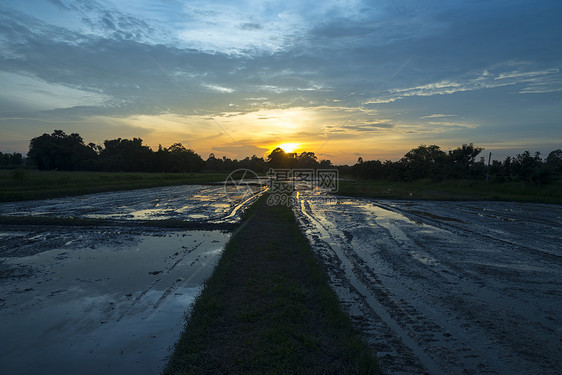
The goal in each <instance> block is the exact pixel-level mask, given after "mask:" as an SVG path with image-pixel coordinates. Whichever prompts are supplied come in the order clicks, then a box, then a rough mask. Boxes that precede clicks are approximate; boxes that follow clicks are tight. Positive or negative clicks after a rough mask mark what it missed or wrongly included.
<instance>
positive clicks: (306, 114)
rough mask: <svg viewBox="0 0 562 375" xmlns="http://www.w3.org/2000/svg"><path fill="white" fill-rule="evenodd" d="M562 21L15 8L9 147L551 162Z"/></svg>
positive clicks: (558, 117)
mask: <svg viewBox="0 0 562 375" xmlns="http://www.w3.org/2000/svg"><path fill="white" fill-rule="evenodd" d="M561 18H562V2H560V1H493V0H492V1H447V2H443V1H431V0H429V1H360V0H349V1H324V2H309V1H292V0H286V1H239V2H236V3H233V2H230V1H212V2H211V1H174V0H167V1H166V0H163V1H121V0H113V1H109V0H108V1H67V0H50V1H47V0H43V1H36V0H28V1H11V0H8V1H3V2H2V4H1V5H0V45H1V48H0V85H1V87H2V89H1V91H0V135H1V137H0V150H1V151H4V152H6V151H9V152H12V151H18V152H26V151H27V148H28V144H29V140H30V139H31V138H32V137H35V136H38V135H41V134H43V133H45V132H48V133H50V132H51V131H52V130H54V129H62V130H64V131H66V132H68V133H71V132H78V133H79V134H80V135H82V136H83V138H84V139H85V140H86V141H88V142H95V143H102V142H103V140H105V139H113V138H117V137H122V138H132V137H141V138H143V140H144V141H145V143H147V144H149V145H150V146H151V147H153V148H156V147H158V144H162V145H163V146H164V147H166V146H169V145H170V144H172V143H174V142H182V143H183V144H184V145H185V146H187V147H190V148H192V149H194V150H195V151H196V152H198V153H199V154H201V155H202V156H203V157H204V158H206V157H207V156H208V154H209V153H211V152H213V153H215V154H216V155H227V156H229V157H236V158H241V157H245V156H249V155H252V154H257V155H259V156H262V155H264V154H267V153H268V151H270V150H271V149H272V148H273V147H275V146H276V145H278V144H282V143H288V142H292V143H298V144H299V145H300V148H301V150H307V151H313V152H316V153H317V154H318V155H319V156H320V158H327V159H331V160H332V161H333V162H336V163H354V162H355V161H356V160H357V157H358V156H362V157H363V159H365V160H367V159H383V160H384V159H393V160H395V159H397V158H399V157H401V156H402V155H403V154H404V153H405V152H407V151H408V150H409V149H411V148H413V147H416V146H418V145H420V144H437V145H440V146H441V147H442V148H443V149H445V150H447V149H451V148H455V147H457V146H459V145H460V144H462V143H469V142H474V143H475V144H476V145H478V146H481V147H485V148H486V150H487V152H488V151H491V152H492V153H493V156H494V158H498V159H501V158H503V157H505V156H506V155H513V154H516V153H519V152H521V151H523V150H525V149H529V150H531V151H536V150H539V151H542V152H543V153H546V152H549V151H552V150H554V149H556V148H561V147H562V72H561V71H560V70H561V69H562V44H561V41H562V26H560V22H559V20H560V19H561ZM544 156H546V155H544Z"/></svg>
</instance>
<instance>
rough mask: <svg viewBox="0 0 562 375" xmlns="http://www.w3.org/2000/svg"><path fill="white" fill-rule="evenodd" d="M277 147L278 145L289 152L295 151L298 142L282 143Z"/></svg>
mask: <svg viewBox="0 0 562 375" xmlns="http://www.w3.org/2000/svg"><path fill="white" fill-rule="evenodd" d="M277 147H280V148H281V149H282V150H283V151H285V152H286V153H291V152H293V151H295V150H296V149H297V147H299V144H298V143H282V144H280V145H279V146H277Z"/></svg>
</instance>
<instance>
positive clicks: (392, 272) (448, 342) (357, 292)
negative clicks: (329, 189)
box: [295, 198, 562, 374]
mask: <svg viewBox="0 0 562 375" xmlns="http://www.w3.org/2000/svg"><path fill="white" fill-rule="evenodd" d="M368 202H369V203H370V204H372V205H373V206H375V207H376V208H377V209H380V210H385V211H387V212H390V213H393V214H395V215H400V217H396V218H393V217H392V215H390V217H385V216H389V215H385V214H384V212H383V213H379V215H378V216H377V215H371V216H369V215H366V214H365V215H362V216H361V215H359V216H355V217H351V222H352V225H353V228H351V229H350V230H349V231H346V230H345V229H344V230H342V228H341V227H338V225H337V224H336V223H340V225H341V223H342V222H345V220H346V219H348V218H347V217H346V215H350V214H349V213H348V212H347V211H346V210H339V211H340V212H335V211H338V210H335V209H332V211H334V212H330V213H328V214H326V212H315V210H318V211H322V208H319V207H315V208H314V209H313V207H312V206H311V205H310V204H309V203H308V202H307V201H306V198H303V199H302V200H301V201H300V202H299V206H298V207H295V211H297V217H298V218H299V221H300V223H301V226H302V227H303V228H304V229H305V231H306V233H307V235H308V237H309V238H310V239H311V242H313V248H314V249H315V250H316V251H317V253H318V255H319V256H320V257H321V258H322V259H323V260H324V263H325V264H326V267H327V269H328V273H329V275H330V278H331V280H332V284H333V286H334V289H336V292H337V293H338V295H339V296H340V298H341V299H342V302H343V304H344V306H346V307H347V308H348V310H349V312H350V314H351V315H352V316H354V314H355V316H356V319H355V320H356V323H357V325H358V327H360V328H361V329H362V330H363V331H364V332H365V333H366V335H367V338H368V339H369V340H370V341H371V342H374V343H375V345H376V348H377V350H378V352H379V355H380V356H381V365H382V366H383V368H386V369H387V370H388V371H389V372H391V373H421V372H423V371H424V370H423V368H424V367H425V368H426V369H429V371H430V372H431V373H474V372H477V373H490V374H498V373H501V374H504V373H505V374H507V373H528V372H529V371H530V372H533V371H536V370H537V369H538V368H541V369H542V370H544V371H542V372H543V373H555V372H554V371H555V370H553V369H556V368H559V366H560V361H559V360H557V359H556V358H557V357H558V358H559V357H560V356H559V355H558V354H560V352H562V351H561V349H560V341H558V340H557V339H556V337H560V334H561V333H562V332H561V330H560V328H558V321H557V319H556V318H552V317H549V316H546V317H545V312H544V311H541V310H540V308H538V307H537V308H535V306H534V305H533V300H529V301H527V300H524V301H522V300H521V299H522V297H521V296H520V295H515V297H512V296H510V295H508V294H509V293H505V290H504V289H505V288H503V287H505V286H506V285H507V284H506V285H503V284H498V285H491V286H492V287H489V286H488V285H487V283H488V282H490V280H491V279H490V277H489V275H486V274H484V275H480V274H479V273H478V272H480V270H478V269H476V271H478V272H475V269H474V267H466V264H464V263H463V262H459V259H458V254H457V252H458V249H454V248H450V247H451V246H453V247H461V246H462V245H463V244H468V245H469V246H468V250H470V251H472V250H474V251H475V252H477V250H478V251H482V250H479V248H480V247H482V248H483V249H486V246H488V247H490V246H492V247H498V248H499V249H500V251H506V252H508V253H510V252H512V251H513V250H512V248H513V247H514V245H513V244H511V243H509V242H507V241H503V242H502V241H499V242H491V241H490V240H489V239H488V238H487V237H483V236H480V235H479V234H480V233H479V232H476V234H478V235H475V234H474V233H473V232H471V231H469V230H465V228H462V227H459V228H457V226H456V223H457V219H455V218H453V219H455V220H447V218H446V217H443V220H444V221H445V223H443V222H442V221H440V220H439V219H438V218H436V217H427V215H423V214H422V215H418V216H416V215H415V214H414V215H413V217H412V216H410V215H408V212H403V211H401V210H400V209H396V207H394V206H392V207H391V206H390V205H389V204H383V203H380V202H374V201H368ZM326 211H327V210H326ZM329 214H332V215H337V216H334V218H335V219H336V220H335V221H330V218H329V217H328V216H329ZM354 215H355V214H354ZM434 216H438V215H434ZM373 217H375V218H373ZM381 217H382V218H381ZM358 218H361V219H362V220H363V222H361V220H359V219H358ZM377 219H378V220H377ZM354 220H355V221H354ZM412 220H414V221H415V223H414V221H412ZM406 221H411V225H412V226H414V225H417V226H425V227H424V228H423V229H424V230H419V231H418V232H415V231H412V233H416V235H415V236H413V237H412V236H410V235H408V233H409V232H408V233H406V232H404V231H402V230H401V229H400V226H403V225H405V222H406ZM459 221H460V220H459ZM451 222H453V223H455V224H454V225H452V226H451ZM406 224H407V223H406ZM409 225H410V224H409ZM540 225H542V224H540ZM406 228H407V227H406ZM362 231H363V232H366V234H365V236H364V237H365V238H364V239H361V238H360V237H361V236H360V235H361V233H362ZM435 231H437V232H439V231H440V232H442V233H441V236H442V237H443V238H444V239H443V240H442V241H441V242H437V243H436V241H435V236H433V237H432V236H431V235H432V232H435ZM424 232H429V234H427V235H424ZM354 235H355V236H354ZM377 236H378V237H379V238H382V239H381V240H377V239H376V238H377ZM373 238H375V240H373ZM361 241H363V242H361ZM451 241H452V242H451ZM490 243H492V245H490ZM494 244H495V245H494ZM448 247H449V248H448ZM365 249H368V250H365ZM369 249H370V250H369ZM519 252H523V253H526V257H527V258H528V257H531V259H533V260H534V261H536V260H537V259H538V260H540V261H542V262H547V261H548V260H549V259H550V257H548V255H547V258H546V259H545V258H543V257H541V256H540V255H538V253H537V252H531V253H532V254H529V252H530V251H528V250H525V249H522V250H521V249H520V250H519ZM524 259H526V258H524ZM494 277H496V276H495V275H494ZM510 277H512V276H511V275H507V276H506V277H505V278H506V280H507V281H508V282H509V281H510V280H511V279H510ZM420 284H423V286H420ZM553 285H554V287H556V285H557V284H556V283H555V282H554V284H553ZM558 285H559V284H558ZM494 286H495V287H494ZM423 288H427V290H424V289H423ZM502 288H503V289H502ZM517 297H519V298H517ZM539 297H541V296H539ZM525 298H526V296H525ZM373 300H374V301H375V302H373ZM377 304H378V306H377ZM510 306H511V308H510ZM514 306H515V307H516V308H515V309H514V308H513V307H514ZM381 309H382V312H381ZM369 310H371V311H369ZM521 313H523V315H521ZM551 319H552V320H551ZM522 322H523V323H525V324H524V325H521V323H522ZM537 333H539V334H537ZM377 335H378V337H377ZM373 336H374V337H373ZM537 337H539V339H537ZM540 338H542V339H543V341H542V342H541V339H540ZM420 350H421V352H422V353H423V354H424V355H425V357H422V358H420V356H419V354H420ZM412 357H414V358H412ZM428 357H429V360H428ZM429 366H434V367H433V368H430V367H429ZM435 367H437V369H436V368H435Z"/></svg>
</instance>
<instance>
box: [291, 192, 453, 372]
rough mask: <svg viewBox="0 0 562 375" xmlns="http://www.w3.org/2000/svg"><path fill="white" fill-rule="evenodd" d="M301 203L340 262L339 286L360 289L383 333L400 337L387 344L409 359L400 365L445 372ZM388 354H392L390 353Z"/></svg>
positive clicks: (305, 213) (309, 218)
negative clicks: (407, 330)
mask: <svg viewBox="0 0 562 375" xmlns="http://www.w3.org/2000/svg"><path fill="white" fill-rule="evenodd" d="M300 204H301V208H300V209H301V211H300V212H301V213H302V214H303V215H304V216H306V218H307V219H308V221H309V223H310V224H311V225H315V226H316V229H319V230H320V231H321V233H320V237H317V240H320V241H321V242H323V243H324V244H325V245H326V247H327V248H329V249H330V250H331V252H333V254H334V257H335V259H337V263H338V266H337V267H334V268H332V271H334V270H336V269H339V270H338V271H339V272H338V273H339V275H338V276H339V277H338V279H339V280H338V281H339V283H338V284H339V286H340V288H342V287H343V288H344V289H347V288H349V289H350V290H349V293H351V294H354V293H357V294H358V295H359V296H358V297H359V299H361V300H362V301H364V302H366V303H367V304H368V306H369V307H370V308H371V309H372V311H373V312H374V313H375V314H376V316H377V317H378V318H379V319H380V320H382V322H383V323H384V325H385V326H386V327H385V328H386V329H385V330H384V335H385V336H386V338H387V339H388V338H389V336H397V337H398V339H399V340H396V338H392V339H391V340H388V341H391V342H392V343H391V344H390V345H389V346H390V348H387V350H388V349H390V350H391V351H392V352H394V353H396V355H397V357H396V358H393V362H396V361H397V360H399V358H405V359H406V362H405V363H403V364H399V365H398V368H402V369H404V368H408V369H409V370H410V371H415V372H418V373H421V372H422V371H420V370H423V372H425V370H429V371H430V373H432V374H436V375H438V374H445V372H443V371H441V369H440V368H439V366H437V365H436V363H435V362H434V361H433V359H431V358H430V357H429V356H428V355H427V354H426V353H425V351H424V350H423V349H422V348H421V347H420V346H419V345H418V344H417V343H416V342H415V341H414V340H412V339H411V338H410V336H409V335H408V334H407V333H406V332H405V331H404V330H403V329H402V327H401V326H400V325H399V324H398V322H397V321H396V320H395V319H393V318H392V316H391V315H390V314H389V313H388V312H387V309H386V308H385V307H384V306H383V305H381V304H380V303H379V301H378V300H377V299H376V298H372V295H371V293H370V292H369V288H368V286H367V285H368V283H365V277H364V275H362V274H361V273H360V272H359V270H360V266H359V265H358V263H357V262H356V261H355V260H353V259H352V258H348V257H347V256H345V255H344V253H343V250H342V248H341V247H340V246H339V245H338V244H337V243H335V242H333V241H330V237H331V236H330V234H329V233H330V229H329V228H327V227H326V226H325V223H321V222H320V221H319V220H316V219H315V218H314V217H313V216H312V215H310V214H309V213H308V211H307V209H306V203H305V201H304V199H303V200H301V201H300ZM325 260H329V259H326V257H325ZM346 287H347V288H346ZM379 295H380V293H379ZM356 298H357V296H356ZM397 344H398V345H397ZM389 356H391V357H392V355H391V354H389ZM383 362H385V361H383ZM416 362H417V363H416ZM383 366H384V363H383Z"/></svg>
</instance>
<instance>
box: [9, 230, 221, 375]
mask: <svg viewBox="0 0 562 375" xmlns="http://www.w3.org/2000/svg"><path fill="white" fill-rule="evenodd" d="M102 232H103V231H102ZM20 234H22V233H21V232H20ZM92 234H93V235H94V236H96V235H95V234H94V233H93V232H92ZM101 234H102V235H103V234H104V233H101ZM105 235H106V236H107V237H113V241H111V243H106V244H102V245H98V246H88V247H84V246H72V243H69V241H67V239H68V238H69V237H71V236H72V235H71V234H69V233H68V231H65V230H61V229H57V230H52V231H50V232H45V233H42V234H36V235H34V236H32V237H38V236H43V237H45V236H50V238H51V240H56V238H57V237H62V238H64V241H65V243H68V246H64V247H58V248H53V249H51V250H46V251H41V252H37V253H35V254H33V255H29V256H19V257H10V258H0V260H1V261H2V270H3V272H2V273H3V274H4V275H8V273H7V272H4V271H6V270H10V269H12V270H13V269H16V270H23V269H25V270H27V272H26V273H24V274H20V275H19V276H17V277H16V276H13V277H3V278H1V279H0V306H1V309H0V336H1V337H3V338H10V340H9V341H7V340H3V341H2V343H1V344H0V346H2V348H1V349H0V373H4V374H16V373H22V374H36V373H81V374H99V373H115V374H118V373H159V372H160V371H161V369H162V367H163V366H164V365H165V363H166V361H167V357H168V356H169V354H170V352H171V349H172V348H173V345H174V343H175V342H176V340H177V339H178V337H179V334H180V333H181V330H182V328H183V325H184V322H185V320H184V315H185V313H186V312H187V311H188V309H189V306H190V304H191V303H192V302H193V301H194V298H195V297H196V296H197V295H198V293H199V292H200V291H201V288H202V284H203V281H204V280H205V279H206V278H207V277H208V276H210V274H211V273H212V270H213V268H214V265H215V264H216V262H217V261H218V259H219V257H220V255H221V254H222V249H223V248H224V245H225V243H226V241H227V240H228V238H229V237H230V234H228V233H222V232H219V231H173V232H171V231H168V232H155V233H142V234H134V233H128V234H126V235H124V236H123V237H126V238H122V239H120V238H119V236H115V235H114V233H113V232H111V231H109V232H106V233H105ZM80 236H81V237H82V240H81V239H80V238H79V237H80ZM74 237H75V240H76V243H77V244H82V245H83V244H85V243H86V242H87V241H86V242H84V241H83V239H84V238H87V237H88V235H87V231H82V232H81V233H80V234H75V235H74ZM55 242H56V241H55ZM92 247H93V248H92ZM31 253H33V252H31Z"/></svg>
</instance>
